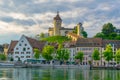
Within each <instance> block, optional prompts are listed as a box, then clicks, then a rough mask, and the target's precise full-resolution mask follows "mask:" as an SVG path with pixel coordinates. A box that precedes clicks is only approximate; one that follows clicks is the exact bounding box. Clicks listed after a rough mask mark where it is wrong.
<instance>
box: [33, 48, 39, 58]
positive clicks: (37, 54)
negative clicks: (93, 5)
mask: <svg viewBox="0 0 120 80" xmlns="http://www.w3.org/2000/svg"><path fill="white" fill-rule="evenodd" d="M34 58H35V59H39V58H40V50H39V49H34Z"/></svg>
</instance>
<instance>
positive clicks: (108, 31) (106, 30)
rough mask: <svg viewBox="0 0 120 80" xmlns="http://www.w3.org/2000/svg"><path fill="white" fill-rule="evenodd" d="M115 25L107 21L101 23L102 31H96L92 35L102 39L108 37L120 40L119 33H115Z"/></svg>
mask: <svg viewBox="0 0 120 80" xmlns="http://www.w3.org/2000/svg"><path fill="white" fill-rule="evenodd" d="M115 29H116V27H114V26H113V25H112V23H107V24H104V25H103V28H102V32H99V33H97V34H96V35H95V36H94V37H99V38H103V39H110V40H114V39H117V40H120V35H117V33H116V32H114V30H115Z"/></svg>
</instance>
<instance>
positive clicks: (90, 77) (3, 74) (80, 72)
mask: <svg viewBox="0 0 120 80" xmlns="http://www.w3.org/2000/svg"><path fill="white" fill-rule="evenodd" d="M0 80H120V70H88V69H41V68H0Z"/></svg>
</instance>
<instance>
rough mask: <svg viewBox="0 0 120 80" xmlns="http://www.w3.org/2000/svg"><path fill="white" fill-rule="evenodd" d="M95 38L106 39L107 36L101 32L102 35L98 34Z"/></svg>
mask: <svg viewBox="0 0 120 80" xmlns="http://www.w3.org/2000/svg"><path fill="white" fill-rule="evenodd" d="M94 37H98V38H103V39H104V37H105V35H104V34H103V33H102V32H101V33H97V34H96V35H95V36H94Z"/></svg>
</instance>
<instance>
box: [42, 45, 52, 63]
mask: <svg viewBox="0 0 120 80" xmlns="http://www.w3.org/2000/svg"><path fill="white" fill-rule="evenodd" d="M53 53H54V47H53V46H50V45H47V46H45V47H44V48H43V51H42V56H43V57H44V58H45V59H46V60H47V61H50V60H52V59H53V56H52V54H53Z"/></svg>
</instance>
